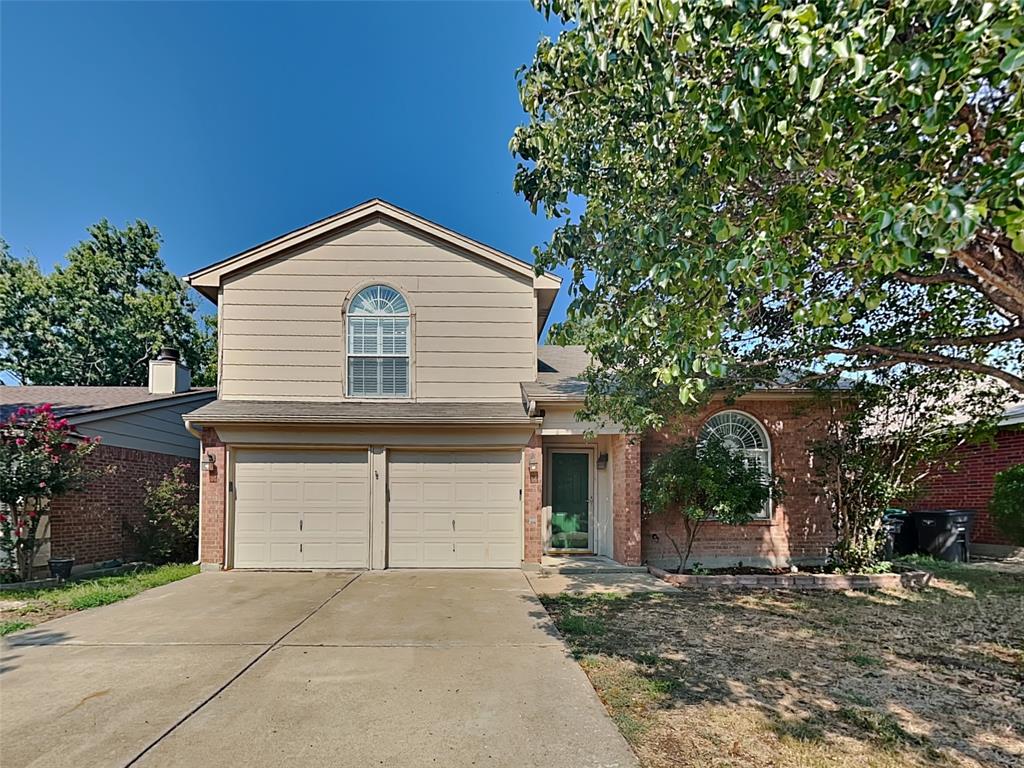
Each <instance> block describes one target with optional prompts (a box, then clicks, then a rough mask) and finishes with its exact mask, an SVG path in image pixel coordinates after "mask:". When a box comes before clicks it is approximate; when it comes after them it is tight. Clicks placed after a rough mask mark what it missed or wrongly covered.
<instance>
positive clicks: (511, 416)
mask: <svg viewBox="0 0 1024 768" xmlns="http://www.w3.org/2000/svg"><path fill="white" fill-rule="evenodd" d="M187 418H188V419H189V421H192V422H196V423H204V422H205V423H225V422H247V423H265V424H275V423H277V424H300V423H317V424H463V425H467V424H488V425H496V424H529V423H531V420H530V417H529V416H527V414H526V409H525V408H524V406H523V404H522V403H521V402H509V403H388V402H347V403H322V402H305V401H301V400H289V401H280V400H278V401H254V400H214V401H213V402H212V403H208V404H207V405H204V406H202V407H201V408H199V409H197V410H195V411H192V412H191V413H189V414H187Z"/></svg>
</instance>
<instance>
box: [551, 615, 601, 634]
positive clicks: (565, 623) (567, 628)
mask: <svg viewBox="0 0 1024 768" xmlns="http://www.w3.org/2000/svg"><path fill="white" fill-rule="evenodd" d="M558 628H559V629H560V630H562V632H564V633H565V634H567V635H603V634H604V624H602V623H601V622H600V621H598V620H597V619H592V618H590V617H588V616H579V615H573V616H566V617H565V618H564V619H562V621H561V623H560V624H559V625H558Z"/></svg>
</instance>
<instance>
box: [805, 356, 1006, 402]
mask: <svg viewBox="0 0 1024 768" xmlns="http://www.w3.org/2000/svg"><path fill="white" fill-rule="evenodd" d="M825 352H827V353H828V354H834V355H849V356H853V357H867V356H870V355H877V356H879V357H884V358H891V360H884V361H880V364H879V365H878V366H877V367H879V368H882V367H891V366H892V365H893V362H892V361H897V362H903V363H915V364H917V365H923V366H925V367H928V368H952V369H955V370H960V371H970V372H972V373H978V374H981V375H983V376H991V377H993V378H995V379H1000V380H1001V381H1004V382H1006V383H1007V384H1009V385H1010V387H1012V388H1013V389H1015V390H1016V391H1018V392H1020V393H1021V394H1024V378H1021V377H1020V376H1015V375H1013V374H1012V373H1010V372H1009V371H1004V370H1003V369H1002V368H996V367H995V366H992V365H985V364H984V363H975V362H972V361H970V360H963V359H961V358H959V357H952V356H950V355H942V354H939V353H937V352H910V351H908V350H905V349H900V348H898V347H883V346H879V345H877V344H861V345H860V346H856V347H851V348H846V347H827V348H826V349H825Z"/></svg>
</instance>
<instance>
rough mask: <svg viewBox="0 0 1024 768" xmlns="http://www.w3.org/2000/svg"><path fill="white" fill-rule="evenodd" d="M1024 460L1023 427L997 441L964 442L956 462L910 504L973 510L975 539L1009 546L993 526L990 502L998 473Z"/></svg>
mask: <svg viewBox="0 0 1024 768" xmlns="http://www.w3.org/2000/svg"><path fill="white" fill-rule="evenodd" d="M1022 463H1024V427H1020V426H1016V427H1008V428H1006V429H1002V430H1000V431H999V433H998V434H997V435H996V438H995V442H994V443H983V444H981V445H965V446H961V447H960V448H958V449H957V450H956V451H955V452H954V454H953V464H952V466H950V467H948V468H943V469H940V470H938V471H937V472H936V473H935V474H934V475H933V476H932V477H930V478H929V479H928V481H927V485H926V488H925V492H924V494H923V495H922V496H920V497H919V498H917V499H916V500H915V501H914V502H912V503H911V504H909V505H908V506H909V507H910V508H911V509H929V508H932V509H934V508H939V509H951V508H954V509H955V508H959V509H973V510H974V511H975V517H974V525H973V527H972V528H971V537H972V539H973V540H974V541H975V542H977V543H979V544H1002V545H1009V544H1010V541H1009V540H1008V539H1007V538H1006V537H1005V536H1003V535H1002V534H1001V533H1000V532H999V531H998V530H997V529H996V528H995V526H993V525H992V520H991V519H990V518H989V516H988V502H989V499H990V498H992V488H993V486H994V484H995V477H996V474H998V473H999V472H1001V471H1003V470H1004V469H1007V468H1009V467H1012V466H1015V465H1017V464H1022Z"/></svg>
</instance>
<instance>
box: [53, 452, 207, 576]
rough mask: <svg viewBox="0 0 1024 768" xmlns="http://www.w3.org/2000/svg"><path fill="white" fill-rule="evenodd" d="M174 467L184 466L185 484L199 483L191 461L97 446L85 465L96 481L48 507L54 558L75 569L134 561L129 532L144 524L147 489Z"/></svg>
mask: <svg viewBox="0 0 1024 768" xmlns="http://www.w3.org/2000/svg"><path fill="white" fill-rule="evenodd" d="M178 464H186V465H187V466H188V467H189V473H188V476H189V478H190V479H191V481H192V482H193V483H194V482H196V481H197V479H198V463H197V462H196V461H195V460H189V459H183V458H182V457H180V456H168V455H166V454H162V453H149V452H147V451H137V450H133V449H130V448H115V447H113V446H109V445H103V444H102V443H101V444H100V445H98V446H97V447H96V449H95V450H94V451H93V452H92V453H91V454H90V455H89V456H88V457H87V459H86V467H87V469H88V470H89V471H90V472H91V473H95V479H94V480H92V482H90V483H89V484H88V485H87V486H86V487H85V488H84V489H83V490H81V491H76V492H74V493H69V494H65V495H64V496H59V497H57V498H55V499H53V500H51V502H50V537H51V543H50V552H51V554H52V556H53V557H74V558H75V560H76V562H77V563H78V564H87V563H99V562H103V561H105V560H114V559H121V560H128V559H132V558H133V557H136V556H137V555H138V551H137V548H136V546H135V542H134V541H133V540H132V537H131V536H130V535H129V533H128V530H129V529H130V527H131V526H133V525H137V524H139V523H141V522H142V520H143V519H144V518H143V511H142V501H143V499H144V497H145V495H146V487H147V486H148V485H151V484H155V483H158V482H159V481H160V480H161V479H163V477H164V476H165V475H166V474H168V473H169V472H170V471H171V470H172V469H173V468H174V467H176V466H177V465H178Z"/></svg>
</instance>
